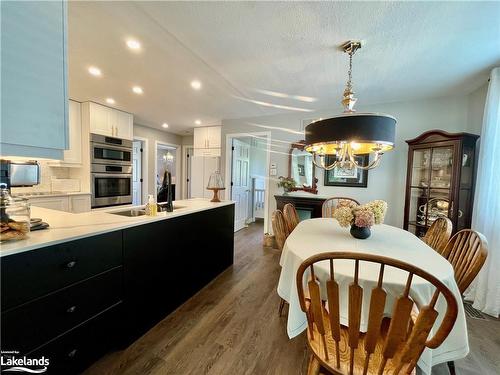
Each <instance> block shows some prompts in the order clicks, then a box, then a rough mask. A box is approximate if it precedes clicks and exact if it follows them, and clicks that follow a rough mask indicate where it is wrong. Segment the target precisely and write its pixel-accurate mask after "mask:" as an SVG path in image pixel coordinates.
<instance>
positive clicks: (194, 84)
mask: <svg viewBox="0 0 500 375" xmlns="http://www.w3.org/2000/svg"><path fill="white" fill-rule="evenodd" d="M191 87H192V88H193V89H195V90H199V89H201V82H200V81H198V80H197V79H195V80H194V81H191Z"/></svg>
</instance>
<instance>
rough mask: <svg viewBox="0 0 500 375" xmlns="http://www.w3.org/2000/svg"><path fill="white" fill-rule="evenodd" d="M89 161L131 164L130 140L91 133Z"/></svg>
mask: <svg viewBox="0 0 500 375" xmlns="http://www.w3.org/2000/svg"><path fill="white" fill-rule="evenodd" d="M90 152H91V155H90V160H91V161H90V162H91V163H92V164H107V165H113V164H116V165H132V141H130V140H128V139H120V138H114V137H107V136H105V135H101V134H91V137H90Z"/></svg>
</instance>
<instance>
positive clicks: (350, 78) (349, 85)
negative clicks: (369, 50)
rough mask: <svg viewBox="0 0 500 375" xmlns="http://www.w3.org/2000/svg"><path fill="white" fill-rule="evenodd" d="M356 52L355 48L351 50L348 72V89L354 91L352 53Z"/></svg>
mask: <svg viewBox="0 0 500 375" xmlns="http://www.w3.org/2000/svg"><path fill="white" fill-rule="evenodd" d="M353 54H354V51H353V50H350V51H349V71H348V73H347V77H348V78H347V89H348V90H349V91H351V92H352V55H353Z"/></svg>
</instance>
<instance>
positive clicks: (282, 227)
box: [272, 210, 290, 250]
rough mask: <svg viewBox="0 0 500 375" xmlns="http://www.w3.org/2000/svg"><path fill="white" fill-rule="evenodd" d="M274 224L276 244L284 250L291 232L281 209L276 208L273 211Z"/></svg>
mask: <svg viewBox="0 0 500 375" xmlns="http://www.w3.org/2000/svg"><path fill="white" fill-rule="evenodd" d="M272 224H273V232H274V238H275V239H276V245H277V246H278V249H280V250H283V246H284V245H285V241H286V238H287V237H288V235H289V234H290V232H289V231H288V227H287V225H286V223H285V218H284V216H283V213H282V212H281V211H280V210H276V211H274V212H273V214H272Z"/></svg>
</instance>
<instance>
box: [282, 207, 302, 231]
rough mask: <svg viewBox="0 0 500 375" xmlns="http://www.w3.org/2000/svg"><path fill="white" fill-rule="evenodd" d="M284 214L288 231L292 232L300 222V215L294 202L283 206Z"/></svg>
mask: <svg viewBox="0 0 500 375" xmlns="http://www.w3.org/2000/svg"><path fill="white" fill-rule="evenodd" d="M283 216H284V217H285V223H286V226H287V229H288V233H292V231H293V230H294V229H295V227H296V226H297V225H298V224H299V215H298V214H297V210H296V209H295V206H294V205H293V204H292V203H287V204H285V206H284V207H283Z"/></svg>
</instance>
